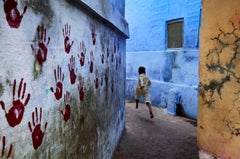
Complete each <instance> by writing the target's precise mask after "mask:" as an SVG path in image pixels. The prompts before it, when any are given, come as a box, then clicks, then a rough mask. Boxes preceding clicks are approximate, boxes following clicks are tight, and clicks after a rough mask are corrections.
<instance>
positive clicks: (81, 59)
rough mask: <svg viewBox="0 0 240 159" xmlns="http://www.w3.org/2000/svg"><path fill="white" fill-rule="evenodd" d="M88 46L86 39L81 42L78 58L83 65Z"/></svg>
mask: <svg viewBox="0 0 240 159" xmlns="http://www.w3.org/2000/svg"><path fill="white" fill-rule="evenodd" d="M85 55H86V48H85V43H84V41H82V42H80V54H78V58H79V61H80V65H81V66H83V65H84V62H85Z"/></svg>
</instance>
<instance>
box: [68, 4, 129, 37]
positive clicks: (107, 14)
mask: <svg viewBox="0 0 240 159" xmlns="http://www.w3.org/2000/svg"><path fill="white" fill-rule="evenodd" d="M67 2H69V3H71V4H74V6H77V7H79V8H81V9H83V10H85V11H86V12H88V13H89V14H91V15H93V16H94V17H96V18H97V19H98V20H101V21H103V22H104V23H105V24H106V25H108V26H110V27H112V28H113V29H116V30H117V31H118V32H120V34H121V35H122V36H124V37H125V38H129V28H128V23H127V21H126V20H125V17H124V14H121V12H120V11H119V10H118V9H117V8H116V6H115V5H114V4H112V2H110V1H107V2H105V1H93V0H67Z"/></svg>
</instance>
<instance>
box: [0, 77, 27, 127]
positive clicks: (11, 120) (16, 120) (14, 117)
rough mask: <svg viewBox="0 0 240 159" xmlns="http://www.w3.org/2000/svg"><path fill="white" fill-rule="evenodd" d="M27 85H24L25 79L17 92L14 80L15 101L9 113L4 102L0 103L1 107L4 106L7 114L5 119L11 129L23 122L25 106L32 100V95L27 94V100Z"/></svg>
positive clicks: (13, 100)
mask: <svg viewBox="0 0 240 159" xmlns="http://www.w3.org/2000/svg"><path fill="white" fill-rule="evenodd" d="M26 86H27V84H26V83H23V78H22V79H21V81H20V84H19V87H18V90H17V91H16V79H15V80H14V84H13V99H12V106H11V108H10V109H9V111H8V112H7V110H6V107H5V103H4V101H0V105H1V106H2V109H3V110H4V112H5V117H6V119H7V121H8V124H9V125H10V126H11V127H15V126H16V125H19V124H20V123H21V121H22V118H23V114H24V111H25V106H26V105H27V104H28V101H29V100H30V97H31V95H30V93H28V94H27V98H26V99H25V101H23V100H24V98H25V91H26ZM16 94H17V99H15V95H16Z"/></svg>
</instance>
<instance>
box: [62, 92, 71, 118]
mask: <svg viewBox="0 0 240 159" xmlns="http://www.w3.org/2000/svg"><path fill="white" fill-rule="evenodd" d="M70 102H71V96H70V92H68V91H66V93H65V95H64V105H65V108H64V110H61V111H60V112H61V114H62V117H63V119H64V121H65V122H67V121H68V120H69V119H70V115H71V106H70Z"/></svg>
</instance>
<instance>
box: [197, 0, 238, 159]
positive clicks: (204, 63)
mask: <svg viewBox="0 0 240 159" xmlns="http://www.w3.org/2000/svg"><path fill="white" fill-rule="evenodd" d="M239 5H240V1H238V0H229V1H224V0H212V1H207V0H203V1H202V26H201V34H200V35H201V37H200V66H199V76H200V84H199V111H198V112H199V117H198V145H199V148H200V149H201V150H204V151H205V152H208V153H209V154H211V155H212V156H215V157H219V158H224V159H238V158H239V156H240V152H239V149H240V146H239V142H240V138H239V135H240V123H239V120H240V111H239V110H240V109H239V104H240V98H239V92H240V91H239V90H240V86H239V80H240V74H239V69H240V64H239V60H240V50H239V46H240V42H239V39H240V23H239V22H240V11H239Z"/></svg>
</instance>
